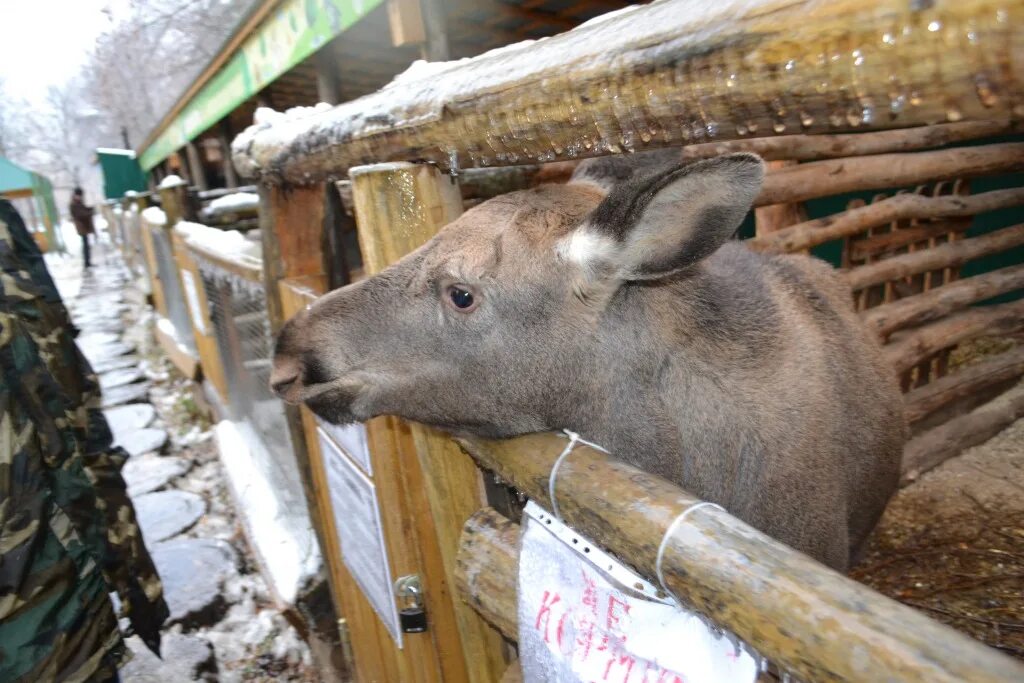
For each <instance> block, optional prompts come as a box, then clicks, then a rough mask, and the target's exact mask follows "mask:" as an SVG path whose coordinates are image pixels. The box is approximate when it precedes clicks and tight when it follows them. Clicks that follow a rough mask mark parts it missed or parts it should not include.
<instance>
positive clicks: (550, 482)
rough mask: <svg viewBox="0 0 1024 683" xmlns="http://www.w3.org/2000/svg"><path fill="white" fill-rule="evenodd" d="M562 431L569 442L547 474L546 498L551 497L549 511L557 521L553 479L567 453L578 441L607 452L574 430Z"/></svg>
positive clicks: (557, 513)
mask: <svg viewBox="0 0 1024 683" xmlns="http://www.w3.org/2000/svg"><path fill="white" fill-rule="evenodd" d="M562 432H563V433H564V434H565V435H566V436H567V437H569V443H567V444H566V445H565V448H564V449H562V453H561V454H560V455H559V456H558V458H557V459H556V460H555V464H554V465H552V466H551V474H550V475H548V498H550V499H551V513H552V514H553V515H554V516H555V519H557V520H558V521H559V522H561V521H562V513H561V512H559V510H558V501H557V500H555V480H556V478H557V476H558V468H559V467H560V466H561V464H562V461H563V460H565V457H566V456H567V455H569V454H570V453H572V451H573V449H574V448H576V444H578V443H581V444H583V445H584V446H590V447H591V448H593V449H594V450H598V451H601V452H602V453H607V452H608V451H606V450H605V449H603V448H601V447H600V446H598V445H597V444H596V443H591V442H589V441H587V440H586V439H583V438H581V437H580V435H579V434H577V433H576V432H571V431H569V430H568V429H563V430H562Z"/></svg>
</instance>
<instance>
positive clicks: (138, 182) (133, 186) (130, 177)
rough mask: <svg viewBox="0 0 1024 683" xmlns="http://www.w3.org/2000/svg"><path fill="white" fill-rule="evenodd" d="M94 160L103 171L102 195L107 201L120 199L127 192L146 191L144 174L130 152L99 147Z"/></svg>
mask: <svg viewBox="0 0 1024 683" xmlns="http://www.w3.org/2000/svg"><path fill="white" fill-rule="evenodd" d="M96 159H97V161H99V164H100V169H101V170H102V171H103V195H104V196H105V197H106V198H107V199H120V198H121V197H123V196H124V193H125V192H128V191H129V190H134V191H135V192H145V191H146V174H145V173H143V172H142V169H141V168H139V160H138V159H136V158H135V152H133V151H132V150H130V149H107V148H102V147H101V148H100V149H97V150H96Z"/></svg>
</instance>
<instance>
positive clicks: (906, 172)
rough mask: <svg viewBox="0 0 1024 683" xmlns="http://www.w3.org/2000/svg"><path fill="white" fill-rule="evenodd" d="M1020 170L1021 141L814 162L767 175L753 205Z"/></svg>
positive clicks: (1023, 154) (1023, 146)
mask: <svg viewBox="0 0 1024 683" xmlns="http://www.w3.org/2000/svg"><path fill="white" fill-rule="evenodd" d="M1021 170H1024V142H1009V143H1001V144H995V145H979V146H976V147H958V148H955V149H941V150H937V151H933V152H909V153H901V154H876V155H873V156H866V157H856V158H853V159H829V160H827V161H813V162H810V163H806V164H800V165H798V166H792V167H788V168H781V169H777V170H775V171H774V172H771V173H768V174H767V175H766V176H765V179H764V185H763V186H762V187H761V193H760V194H759V195H758V197H757V200H756V201H755V205H756V206H764V205H765V204H780V203H783V202H801V201H805V200H807V199H814V198H816V197H825V196H829V195H836V194H842V193H844V192H858V191H862V190H877V189H883V188H889V187H907V186H914V185H920V184H922V183H929V182H933V181H936V180H946V179H949V178H976V177H978V176H986V175H995V174H999V173H1015V172H1017V171H1021Z"/></svg>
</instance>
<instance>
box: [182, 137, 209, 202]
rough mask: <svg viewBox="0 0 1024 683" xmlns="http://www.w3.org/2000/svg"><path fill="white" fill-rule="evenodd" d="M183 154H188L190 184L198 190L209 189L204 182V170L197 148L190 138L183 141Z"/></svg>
mask: <svg viewBox="0 0 1024 683" xmlns="http://www.w3.org/2000/svg"><path fill="white" fill-rule="evenodd" d="M185 154H186V155H187V156H188V174H189V176H191V178H192V184H193V185H195V186H196V187H198V188H199V189H200V190H208V189H210V186H209V185H208V184H207V182H206V171H205V170H203V161H202V159H200V158H199V148H198V147H196V144H195V143H194V142H192V141H191V140H190V141H188V142H186V143H185Z"/></svg>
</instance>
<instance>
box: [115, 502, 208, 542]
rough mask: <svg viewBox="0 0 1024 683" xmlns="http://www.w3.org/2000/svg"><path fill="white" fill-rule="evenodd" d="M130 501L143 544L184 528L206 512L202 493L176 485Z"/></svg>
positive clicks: (170, 536)
mask: <svg viewBox="0 0 1024 683" xmlns="http://www.w3.org/2000/svg"><path fill="white" fill-rule="evenodd" d="M132 502H133V503H135V517H136V518H137V519H138V520H139V528H140V529H142V536H143V538H144V539H145V541H146V544H147V545H149V544H151V543H159V542H160V541H166V540H167V539H169V538H172V537H174V536H177V535H178V534H180V533H182V532H183V531H187V530H188V529H189V528H190V527H191V526H192V525H193V524H195V523H196V522H198V521H199V518H200V517H202V516H203V515H204V514H206V501H205V500H203V498H202V496H199V495H196V494H195V493H190V492H189V491H179V490H177V489H171V490H170V491H157V492H156V493H147V494H144V495H141V496H139V497H138V498H134V499H133V500H132Z"/></svg>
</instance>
